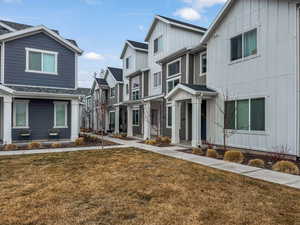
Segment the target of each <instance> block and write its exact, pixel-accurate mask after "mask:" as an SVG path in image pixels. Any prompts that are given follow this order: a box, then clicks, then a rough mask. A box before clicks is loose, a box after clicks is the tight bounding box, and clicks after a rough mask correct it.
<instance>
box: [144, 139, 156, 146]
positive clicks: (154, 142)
mask: <svg viewBox="0 0 300 225" xmlns="http://www.w3.org/2000/svg"><path fill="white" fill-rule="evenodd" d="M145 144H147V145H156V144H157V141H156V140H146V141H145Z"/></svg>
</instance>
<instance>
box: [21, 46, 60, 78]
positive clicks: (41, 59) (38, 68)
mask: <svg viewBox="0 0 300 225" xmlns="http://www.w3.org/2000/svg"><path fill="white" fill-rule="evenodd" d="M57 54H58V53H57V52H49V51H43V50H37V49H30V48H26V72H33V73H47V74H57Z"/></svg>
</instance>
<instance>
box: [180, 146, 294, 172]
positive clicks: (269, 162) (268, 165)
mask: <svg viewBox="0 0 300 225" xmlns="http://www.w3.org/2000/svg"><path fill="white" fill-rule="evenodd" d="M178 151H180V152H184V153H189V154H194V153H193V150H192V149H185V150H178ZM216 151H217V152H218V155H219V157H218V159H221V160H223V158H224V154H225V152H226V151H225V150H223V149H216ZM203 152H204V153H205V154H206V150H205V149H203ZM242 153H243V155H244V157H245V160H244V162H243V163H242V164H244V165H248V163H249V161H250V160H252V159H261V160H263V161H264V162H265V169H272V166H273V165H274V164H275V163H276V162H277V161H280V160H288V161H291V162H293V163H295V164H296V165H297V166H298V167H299V168H300V161H299V160H298V161H297V160H295V159H293V158H292V157H290V156H285V157H284V156H282V158H281V159H278V158H277V159H275V157H278V156H275V154H274V156H273V155H272V154H271V153H263V152H261V153H255V152H250V151H242ZM194 155H198V154H194Z"/></svg>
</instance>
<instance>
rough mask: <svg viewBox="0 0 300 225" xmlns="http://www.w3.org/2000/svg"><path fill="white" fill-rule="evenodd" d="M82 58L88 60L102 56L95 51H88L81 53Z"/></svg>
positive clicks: (98, 58)
mask: <svg viewBox="0 0 300 225" xmlns="http://www.w3.org/2000/svg"><path fill="white" fill-rule="evenodd" d="M83 58H85V59H89V60H104V56H103V55H101V54H98V53H96V52H88V53H86V54H84V55H83Z"/></svg>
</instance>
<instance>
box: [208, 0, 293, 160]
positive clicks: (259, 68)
mask: <svg viewBox="0 0 300 225" xmlns="http://www.w3.org/2000/svg"><path fill="white" fill-rule="evenodd" d="M297 19H298V18H297V8H296V3H295V1H278V0H239V1H236V3H235V4H234V5H233V6H232V8H231V10H230V11H229V13H228V15H227V16H226V17H225V18H224V20H223V22H222V24H220V25H219V26H218V28H217V29H216V30H215V33H214V34H213V35H212V37H211V38H210V40H209V41H208V45H207V56H208V72H207V85H208V86H209V87H210V88H213V89H215V90H217V91H218V92H219V93H220V96H219V97H218V99H217V100H213V101H208V107H207V108H208V109H207V115H208V119H207V121H208V140H210V141H212V142H214V143H216V144H222V131H221V129H220V127H218V126H217V125H216V121H221V120H222V116H221V115H220V114H221V113H220V111H219V110H218V109H217V107H216V101H217V102H219V104H222V103H223V99H222V93H225V92H228V93H229V96H230V97H232V98H233V99H246V98H253V97H266V131H265V132H237V133H236V134H234V135H232V136H231V137H230V138H229V139H228V145H232V146H236V147H244V148H251V149H258V150H266V151H272V150H274V149H275V148H276V147H278V146H280V145H287V146H288V147H289V148H290V149H291V150H292V151H291V152H290V154H293V155H296V154H298V149H297V133H298V131H297V121H298V120H297V106H298V103H297V95H296V93H297V91H296V90H297V89H296V88H297V85H296V83H297V63H298V62H297V61H296V60H297V37H298V35H297ZM253 28H257V31H258V34H257V43H258V54H257V56H256V57H254V58H249V59H247V60H246V59H245V60H241V61H240V62H237V63H231V62H230V39H231V38H232V37H234V36H236V35H238V34H240V33H242V32H247V31H249V30H251V29H253Z"/></svg>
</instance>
